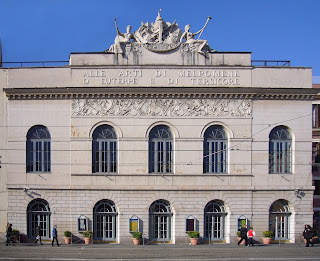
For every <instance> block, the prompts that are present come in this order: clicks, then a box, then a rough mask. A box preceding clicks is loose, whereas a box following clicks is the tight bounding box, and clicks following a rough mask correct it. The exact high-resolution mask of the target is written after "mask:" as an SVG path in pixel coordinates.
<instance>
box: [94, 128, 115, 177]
mask: <svg viewBox="0 0 320 261" xmlns="http://www.w3.org/2000/svg"><path fill="white" fill-rule="evenodd" d="M99 172H101V173H105V172H109V173H115V172H117V135H116V132H115V131H114V129H113V127H111V126H110V125H101V126H99V127H97V128H96V129H95V130H94V132H93V134H92V173H99Z"/></svg>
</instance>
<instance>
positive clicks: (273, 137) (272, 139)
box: [269, 126, 292, 173]
mask: <svg viewBox="0 0 320 261" xmlns="http://www.w3.org/2000/svg"><path fill="white" fill-rule="evenodd" d="M291 158H292V138H291V134H290V131H289V129H288V128H287V127H285V126H278V127H275V128H274V129H273V130H272V131H271V132H270V135H269V173H291V172H292V167H291V165H292V160H291Z"/></svg>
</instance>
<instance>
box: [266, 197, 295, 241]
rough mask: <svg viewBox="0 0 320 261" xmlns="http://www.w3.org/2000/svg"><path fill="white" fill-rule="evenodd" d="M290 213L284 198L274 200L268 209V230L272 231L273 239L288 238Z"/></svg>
mask: <svg viewBox="0 0 320 261" xmlns="http://www.w3.org/2000/svg"><path fill="white" fill-rule="evenodd" d="M290 215H291V212H290V208H289V206H288V202H287V201H286V200H277V201H275V202H274V203H273V204H272V205H271V207H270V209H269V230H270V231H273V232H274V237H275V239H283V240H288V239H289V217H290Z"/></svg>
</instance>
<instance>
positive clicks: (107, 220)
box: [93, 199, 118, 241]
mask: <svg viewBox="0 0 320 261" xmlns="http://www.w3.org/2000/svg"><path fill="white" fill-rule="evenodd" d="M117 215H118V212H117V209H116V206H115V204H114V203H113V202H112V201H111V200H106V199H104V200H100V201H99V202H98V203H97V204H96V205H95V206H94V209H93V219H94V224H93V231H94V238H95V239H97V240H105V241H114V240H116V239H117V233H116V232H117Z"/></svg>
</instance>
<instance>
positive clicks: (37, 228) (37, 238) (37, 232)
mask: <svg viewBox="0 0 320 261" xmlns="http://www.w3.org/2000/svg"><path fill="white" fill-rule="evenodd" d="M35 232H36V233H35V234H36V240H35V241H34V244H37V242H38V240H39V242H40V244H41V245H43V244H42V242H41V227H40V226H39V224H38V225H37V226H36V228H35Z"/></svg>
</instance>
